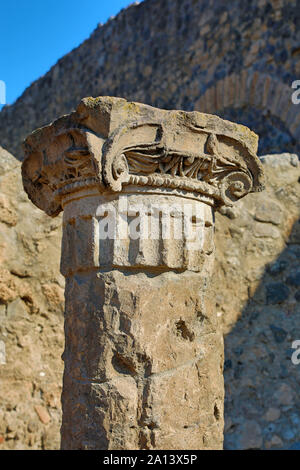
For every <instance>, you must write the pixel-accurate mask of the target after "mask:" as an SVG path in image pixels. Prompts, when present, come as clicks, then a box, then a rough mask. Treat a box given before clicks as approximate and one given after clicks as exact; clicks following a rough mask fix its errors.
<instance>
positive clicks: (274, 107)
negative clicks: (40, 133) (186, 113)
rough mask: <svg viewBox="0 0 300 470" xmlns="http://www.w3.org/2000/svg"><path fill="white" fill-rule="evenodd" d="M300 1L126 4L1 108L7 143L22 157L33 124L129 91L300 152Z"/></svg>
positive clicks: (266, 147)
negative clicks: (299, 88) (296, 94)
mask: <svg viewBox="0 0 300 470" xmlns="http://www.w3.org/2000/svg"><path fill="white" fill-rule="evenodd" d="M299 34H300V8H299V1H298V0H232V1H231V2H224V1H222V0H145V1H144V2H142V3H140V4H133V5H132V6H130V7H129V8H127V9H125V10H123V11H122V12H121V13H120V14H119V15H118V16H116V17H115V18H114V19H112V20H110V21H108V22H107V23H106V24H105V25H99V26H98V27H97V29H96V30H95V31H94V32H93V33H92V35H91V37H90V38H89V39H88V40H86V41H85V42H84V43H83V44H81V45H80V46H79V47H78V48H76V49H74V50H73V51H72V52H70V53H69V54H67V55H66V56H64V57H63V58H62V59H60V60H59V61H58V63H57V64H56V65H55V66H53V67H52V68H51V70H50V71H49V72H48V73H47V74H45V75H44V76H43V77H41V78H40V79H39V80H37V81H36V82H34V83H33V84H32V85H31V86H30V87H29V88H27V90H26V91H25V92H24V93H23V95H22V97H21V98H20V99H18V100H17V102H16V103H15V104H13V105H12V106H6V107H5V108H4V109H3V110H2V112H1V113H0V142H1V145H2V146H3V147H4V148H6V149H7V150H9V151H11V152H12V153H13V154H14V155H15V156H17V157H18V158H19V159H22V152H21V150H20V142H21V141H22V139H23V138H25V136H26V135H28V134H29V133H30V132H31V131H32V130H34V129H36V128H37V127H40V126H42V125H44V124H46V123H48V122H50V121H51V120H53V119H54V118H56V117H57V116H60V115H62V114H65V113H68V112H70V111H71V110H72V109H73V108H74V107H75V106H76V105H77V103H78V102H79V101H80V99H81V98H82V97H84V96H100V95H111V96H121V97H124V98H127V99H129V100H133V101H141V102H143V103H148V104H151V105H153V106H157V107H160V108H167V109H185V110H193V109H195V110H197V111H204V112H205V111H206V112H209V113H212V114H218V115H220V116H221V117H225V118H228V119H231V120H233V121H236V122H241V123H243V124H246V125H249V126H250V128H251V129H252V130H254V131H255V132H257V134H259V135H260V147H259V153H260V154H263V153H274V152H286V151H290V152H291V151H299V143H298V141H299V137H300V127H299V126H300V113H299V107H297V106H295V105H293V104H292V102H291V94H292V91H293V90H292V88H291V83H292V82H293V81H294V80H296V79H299V75H300V60H299V56H300V49H299Z"/></svg>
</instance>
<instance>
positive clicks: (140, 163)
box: [22, 97, 263, 216]
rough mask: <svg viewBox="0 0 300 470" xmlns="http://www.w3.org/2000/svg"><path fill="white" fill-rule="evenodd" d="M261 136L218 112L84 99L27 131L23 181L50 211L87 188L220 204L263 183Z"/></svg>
mask: <svg viewBox="0 0 300 470" xmlns="http://www.w3.org/2000/svg"><path fill="white" fill-rule="evenodd" d="M257 142H258V138H257V136H256V134H254V133H253V132H252V131H250V130H249V129H248V128H247V127H245V126H242V125H240V124H235V123H232V122H229V121H225V120H223V119H221V118H219V117H218V116H213V115H210V114H203V113H199V112H195V111H194V112H185V111H167V110H161V109H157V108H153V107H151V106H148V105H145V104H140V103H131V102H128V101H126V100H125V99H122V98H113V97H99V98H84V99H83V100H82V101H81V102H80V104H79V106H78V107H77V109H76V111H74V112H73V113H71V114H69V115H66V116H63V117H61V118H59V119H58V120H56V121H54V122H53V123H52V124H50V125H49V126H45V127H43V128H41V129H38V130H36V131H35V132H33V133H32V134H31V135H30V136H29V137H27V139H26V140H25V142H24V144H23V146H24V151H25V159H24V162H23V165H22V175H23V184H24V188H25V190H26V192H27V194H28V196H29V198H30V199H31V201H32V202H33V203H34V204H35V205H36V206H37V207H39V208H40V209H42V210H43V211H45V212H46V213H47V214H48V215H51V216H56V215H57V214H59V212H60V211H61V210H62V209H63V199H64V198H65V197H66V196H68V195H72V194H74V193H77V194H78V197H80V194H82V191H83V190H85V189H87V188H97V191H99V192H100V193H104V194H108V193H112V194H113V193H118V192H122V193H125V194H126V193H132V192H138V193H140V192H141V193H149V194H156V193H157V194H164V195H166V194H171V195H178V196H183V197H189V198H193V199H196V200H199V201H201V202H204V203H206V204H209V205H210V206H212V207H214V208H215V209H219V208H220V207H221V206H223V205H227V206H230V205H232V204H233V203H234V202H235V201H237V200H238V199H240V198H241V197H243V196H245V195H246V194H248V193H249V192H255V191H260V190H262V189H263V171H262V166H261V163H260V161H259V159H258V157H257V155H256V151H257Z"/></svg>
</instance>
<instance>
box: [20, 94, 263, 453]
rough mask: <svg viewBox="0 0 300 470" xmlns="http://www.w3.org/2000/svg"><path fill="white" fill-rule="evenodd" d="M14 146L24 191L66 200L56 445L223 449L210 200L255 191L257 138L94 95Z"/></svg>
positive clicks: (198, 117)
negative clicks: (19, 147) (20, 155)
mask: <svg viewBox="0 0 300 470" xmlns="http://www.w3.org/2000/svg"><path fill="white" fill-rule="evenodd" d="M24 150H25V154H26V155H25V160H24V162H23V164H22V176H23V183H24V188H25V190H26V192H27V193H28V195H29V197H30V199H31V200H32V202H33V203H34V204H35V205H37V206H38V207H39V208H41V209H43V210H44V211H45V212H46V213H47V214H48V215H51V216H55V215H57V214H58V213H59V212H60V211H61V210H62V209H63V210H64V227H63V228H64V232H63V243H62V258H61V270H62V273H63V274H64V275H65V276H66V290H65V298H66V307H65V336H66V338H65V351H64V354H63V360H64V363H65V370H64V381H63V395H62V408H63V418H62V428H61V437H62V439H61V447H62V449H94V450H96V449H221V448H222V443H223V400H224V390H223V389H224V387H223V340H222V334H221V331H220V328H219V325H218V321H217V317H216V313H215V310H214V309H213V308H212V307H213V301H212V299H211V295H210V281H211V275H212V271H213V261H214V240H213V230H214V211H215V210H216V209H219V208H221V207H222V206H228V207H231V206H232V205H233V203H234V202H236V201H238V200H239V199H240V198H242V197H244V196H246V195H247V194H248V193H250V192H256V191H261V190H262V189H263V171H262V166H261V163H260V161H259V159H258V157H257V156H256V150H257V136H256V135H255V134H254V133H252V132H251V131H250V130H249V129H248V128H245V127H244V126H241V125H237V124H234V123H230V122H228V121H223V120H221V119H220V118H218V117H216V116H212V115H208V114H201V113H195V112H194V113H186V112H183V111H166V110H159V109H156V108H152V107H150V106H147V105H143V104H140V103H128V102H127V101H126V100H123V99H120V98H110V97H99V98H96V99H94V98H86V99H84V100H82V102H81V103H80V105H79V106H78V108H77V110H76V111H75V112H74V113H72V114H71V115H69V116H64V117H62V118H60V119H58V120H57V121H55V122H54V123H52V124H50V125H49V126H47V127H44V128H42V129H39V130H37V131H35V132H34V133H33V134H31V135H30V136H29V137H28V138H27V139H26V141H25V143H24ZM124 198H125V199H126V209H125V210H124V207H123V204H122V202H124V201H123V200H124ZM110 213H112V217H111V219H112V222H113V225H112V227H109V220H110V219H109V215H108V214H110ZM110 215H111V214H110ZM132 217H135V219H136V220H132V219H131V218H132ZM132 222H134V223H135V225H139V230H138V232H137V233H136V231H134V230H133V224H132ZM105 224H107V227H106V229H105V230H104V225H105ZM178 224H179V230H178ZM187 226H188V227H189V230H186V228H187ZM121 228H122V230H121ZM166 228H168V230H167V234H166V233H165V231H166ZM191 228H193V233H191ZM124 229H125V231H124ZM149 230H150V231H149ZM119 232H122V236H120V233H119ZM136 235H137V236H136ZM195 245H196V246H195ZM124 299H125V303H123V300H124ZM179 408H180V409H181V414H180V416H177V413H176V410H177V409H179Z"/></svg>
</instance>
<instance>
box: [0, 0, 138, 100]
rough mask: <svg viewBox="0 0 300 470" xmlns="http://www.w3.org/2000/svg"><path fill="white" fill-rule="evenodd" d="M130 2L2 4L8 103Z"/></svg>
mask: <svg viewBox="0 0 300 470" xmlns="http://www.w3.org/2000/svg"><path fill="white" fill-rule="evenodd" d="M131 3H133V0H108V1H106V0H27V1H26V0H1V3H0V19H1V22H0V81H4V82H5V84H6V102H7V103H8V104H12V103H13V102H14V101H15V100H16V99H17V98H18V97H19V96H20V95H21V94H22V93H23V91H24V90H25V88H26V87H27V86H29V85H30V84H31V83H32V82H33V81H34V80H36V79H37V78H39V77H40V76H41V75H44V74H45V73H46V72H47V71H48V70H49V69H50V68H51V66H52V65H54V64H55V63H56V62H57V60H58V59H59V58H60V57H62V56H63V55H65V54H66V53H68V52H70V51H71V50H72V49H74V47H77V46H79V44H81V42H82V41H84V40H85V39H87V38H88V37H89V36H90V34H91V33H92V31H93V30H94V29H95V28H96V27H97V25H98V24H99V23H105V22H106V21H107V19H108V18H109V17H110V16H113V15H116V14H117V13H118V12H119V11H120V10H121V9H122V8H125V7H126V6H128V5H129V4H131ZM0 98H1V82H0ZM1 108H2V106H1V104H0V109H1Z"/></svg>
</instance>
